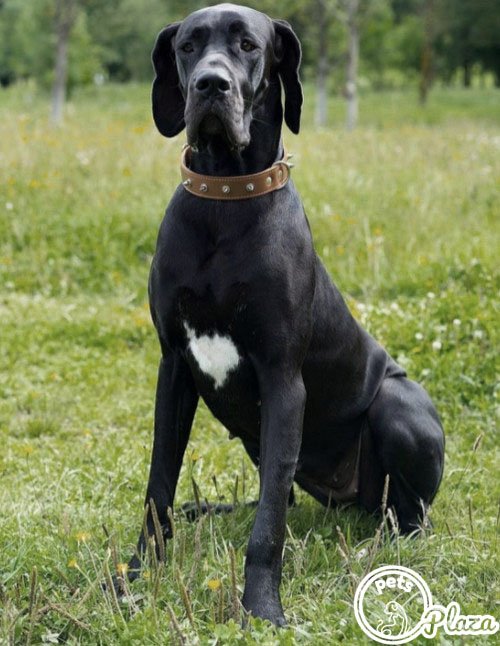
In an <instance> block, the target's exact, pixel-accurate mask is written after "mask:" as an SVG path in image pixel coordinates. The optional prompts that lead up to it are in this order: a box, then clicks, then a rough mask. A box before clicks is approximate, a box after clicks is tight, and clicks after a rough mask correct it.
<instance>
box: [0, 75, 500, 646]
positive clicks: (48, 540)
mask: <svg viewBox="0 0 500 646" xmlns="http://www.w3.org/2000/svg"><path fill="white" fill-rule="evenodd" d="M148 94H149V89H148V88H146V87H138V86H121V87H106V88H102V89H101V90H99V91H97V90H95V89H92V90H87V91H81V92H80V93H79V94H76V95H75V96H74V97H73V100H72V102H71V103H70V105H69V106H68V116H67V120H66V123H65V125H64V126H63V127H62V128H61V129H60V130H57V131H55V130H51V129H50V128H49V127H48V125H47V115H48V106H47V104H46V101H45V100H44V98H43V97H39V96H37V95H36V94H33V92H32V90H30V88H29V87H21V88H14V89H12V90H9V91H1V92H0V141H1V152H0V178H1V180H0V322H1V327H0V446H1V450H0V478H1V479H0V510H1V512H0V643H1V644H3V643H5V644H40V643H63V642H64V643H67V644H103V645H106V646H107V645H111V644H137V645H138V646H142V645H146V644H166V643H185V644H197V643H200V644H254V643H261V644H294V643H304V644H306V643H307V644H321V645H322V644H337V643H345V644H359V643H369V640H368V638H366V637H364V635H363V634H362V632H361V630H360V629H359V628H358V626H357V624H356V621H355V619H354V615H353V610H352V603H353V593H354V590H355V588H356V585H357V583H358V581H359V580H360V579H361V577H362V576H363V575H364V574H365V573H367V572H368V571H369V570H370V569H373V568H375V567H376V566H379V565H383V564H398V563H399V564H401V565H405V566H407V567H410V568H412V569H414V570H416V571H417V572H419V573H420V574H421V575H422V576H423V578H424V579H425V580H426V581H427V583H428V584H429V586H430V588H431V590H432V593H433V595H434V599H435V601H437V602H439V603H441V604H443V605H447V604H448V603H449V602H450V601H457V602H458V603H460V605H461V607H462V612H463V613H467V614H483V613H491V614H493V615H495V614H496V616H497V618H498V615H499V614H500V612H499V609H498V581H499V579H498V572H499V562H498V528H499V487H498V485H499V477H498V474H499V471H500V461H499V453H500V451H499V442H498V435H497V434H496V432H497V431H496V430H495V426H496V420H497V417H498V410H499V409H498V399H497V395H498V390H495V368H496V366H495V359H496V353H497V350H498V336H497V332H498V300H497V297H498V287H499V284H498V272H497V268H498V254H499V249H500V244H499V224H498V223H499V215H500V92H499V91H494V90H483V91H480V90H474V91H470V92H466V91H462V90H436V91H435V92H434V93H433V94H431V96H430V103H429V105H428V107H427V108H425V110H422V109H421V108H419V107H418V106H417V104H416V97H415V96H414V95H413V94H412V93H392V94H378V95H376V94H372V95H369V96H367V97H363V98H362V101H361V106H360V107H361V124H360V127H359V128H358V130H356V131H355V132H354V133H353V134H347V133H346V132H344V130H343V128H342V124H343V106H342V103H341V101H340V100H335V101H332V106H331V120H332V124H333V126H332V128H331V129H327V130H323V131H317V130H315V129H314V127H313V126H312V116H311V115H312V107H313V106H312V100H313V99H312V94H311V93H309V95H308V96H307V97H306V100H307V107H306V112H305V117H304V127H303V131H302V133H301V135H300V136H299V137H294V136H292V135H291V134H290V133H285V141H286V145H287V148H288V149H289V150H290V151H293V152H295V153H296V168H295V169H294V178H295V181H296V184H297V186H298V188H299V190H300V192H301V195H302V197H303V200H304V203H305V206H306V210H307V213H308V216H309V219H310V222H311V226H312V230H313V234H314V238H315V244H316V249H317V250H318V253H319V254H320V256H321V257H322V259H323V261H324V262H325V264H326V266H327V267H328V270H329V271H330V273H331V275H332V277H333V278H334V280H335V281H336V283H337V284H338V286H339V287H340V289H341V290H342V291H343V292H344V294H345V295H346V298H347V300H348V302H349V305H350V307H351V308H352V311H353V313H354V314H355V315H356V316H357V317H358V318H359V319H360V320H361V321H362V322H363V323H364V324H365V325H366V327H367V328H368V330H369V331H370V332H371V333H372V334H374V335H375V336H376V337H377V338H378V339H379V340H380V341H381V342H383V343H384V344H385V345H386V347H387V348H388V349H389V351H390V352H391V354H392V355H393V356H394V357H395V358H396V359H397V360H398V361H399V362H400V363H401V364H402V365H403V366H404V367H405V368H406V369H407V370H408V373H409V375H410V376H411V377H413V378H415V379H417V380H419V381H421V382H422V383H423V384H424V385H425V387H426V388H427V389H428V390H429V392H430V393H431V395H432V396H433V398H434V399H435V401H436V403H437V406H438V409H439V411H440V414H441V417H442V420H443V424H444V427H445V431H446V434H447V449H446V469H445V476H444V479H443V483H442V486H441V489H440V492H439V494H438V496H437V498H436V500H435V504H434V505H433V509H432V520H433V522H434V529H435V531H434V533H433V534H432V535H430V536H428V537H426V538H425V539H420V540H411V539H403V538H400V539H396V540H393V541H391V540H390V539H389V537H388V532H387V531H386V528H385V527H383V531H382V532H381V533H380V532H378V531H377V530H378V528H379V520H377V519H374V518H371V517H369V516H367V515H366V514H365V513H364V512H362V511H360V510H359V509H357V508H354V507H349V508H346V509H335V510H329V511H327V510H325V509H323V508H321V507H320V506H319V505H318V504H316V503H315V502H314V501H313V500H312V499H310V498H309V497H308V496H307V495H306V494H299V496H298V501H299V504H298V506H297V507H296V508H294V509H292V510H291V511H290V513H289V526H288V535H287V542H286V547H285V554H284V575H283V585H282V599H283V603H284V607H285V614H286V616H287V618H288V620H289V623H290V627H289V628H288V629H286V630H282V631H276V630H275V629H273V628H272V627H271V626H269V625H267V624H266V623H264V622H261V621H255V622H253V623H252V626H251V628H249V629H247V630H243V629H242V628H241V627H240V622H239V609H238V605H237V598H238V596H239V595H241V591H242V586H243V561H244V553H245V548H246V543H247V540H248V536H249V532H250V528H251V524H252V520H253V515H254V511H252V510H250V509H248V508H245V507H244V506H243V505H241V506H240V507H239V508H238V510H237V511H236V512H235V513H234V514H232V515H229V516H225V517H206V518H203V519H202V520H200V521H199V522H198V523H196V524H189V523H188V522H187V521H186V520H185V519H184V518H183V517H182V515H181V513H180V512H179V511H178V509H176V510H174V515H175V529H176V532H175V538H174V540H173V541H170V542H169V544H168V546H167V553H168V559H167V563H166V565H165V567H162V566H161V565H160V566H159V565H158V564H157V563H155V562H154V561H150V562H148V563H146V564H145V567H144V571H143V576H142V578H141V579H140V580H139V581H137V582H136V583H134V584H133V586H132V587H131V589H130V594H129V596H128V598H127V600H126V603H125V602H124V603H119V604H116V603H115V601H114V599H113V598H112V597H110V596H109V595H106V594H105V593H104V592H103V591H102V589H101V582H102V581H103V580H105V578H106V577H108V576H109V574H110V572H111V573H113V572H114V571H115V570H116V568H118V569H120V568H121V567H122V565H121V564H122V563H124V562H126V561H127V560H128V558H129V556H130V555H131V551H132V549H133V546H134V543H135V541H136V539H137V535H138V531H139V528H140V525H141V522H142V517H141V508H142V502H143V496H144V492H145V485H146V478H147V471H148V465H149V456H150V448H151V440H152V432H151V429H152V415H153V402H154V388H155V380H156V370H157V363H158V358H159V346H158V343H157V340H156V336H155V333H154V330H153V327H152V324H151V322H150V318H149V312H148V307H147V300H146V285H147V275H148V269H149V264H150V261H151V256H152V253H153V250H154V245H155V238H156V233H157V229H158V226H159V223H160V220H161V218H162V215H163V210H164V207H165V205H166V203H167V201H168V199H169V196H170V194H171V192H172V190H173V188H174V187H175V186H176V185H177V183H178V181H179V172H178V162H179V155H180V150H181V146H182V143H183V141H184V140H183V137H182V135H181V136H179V137H178V138H177V139H175V140H165V139H163V138H162V137H161V136H160V135H159V134H158V133H157V132H156V130H155V129H154V127H153V125H152V119H151V117H150V109H149V97H148ZM193 478H194V479H195V481H196V482H197V484H198V486H199V488H200V491H201V495H202V496H203V497H206V498H207V499H208V500H212V501H213V500H217V499H218V498H223V499H224V500H226V501H232V500H237V501H239V502H241V503H243V502H245V501H249V500H251V499H253V498H255V496H256V493H257V490H258V477H257V474H256V473H255V471H254V469H253V468H252V466H251V464H250V462H249V460H248V459H247V458H246V457H245V455H244V452H243V449H242V448H241V446H240V445H239V444H238V442H237V441H233V442H229V441H228V439H227V433H226V431H225V430H224V429H223V428H222V427H221V425H220V424H219V423H218V422H217V421H215V420H214V419H213V418H212V417H211V416H210V414H209V413H208V412H207V410H206V409H205V407H204V406H200V408H199V410H198V413H197V417H196V422H195V426H194V429H193V433H192V441H191V443H190V446H189V447H188V451H187V456H186V459H185V463H184V467H183V471H182V474H181V481H180V484H179V488H178V495H177V504H178V505H180V504H181V503H182V502H184V501H187V500H192V499H193V492H192V479H193ZM337 527H338V528H339V530H337ZM339 532H340V534H341V535H342V537H343V538H339ZM344 541H345V543H344ZM339 545H340V546H341V547H339ZM494 641H495V638H487V637H476V638H471V637H469V638H460V637H455V638H452V637H448V636H446V635H445V634H444V633H440V634H439V637H438V638H436V640H435V641H434V642H433V643H438V644H452V643H453V644H460V643H467V644H469V643H474V644H490V643H491V644H493V643H494ZM414 643H417V644H424V643H425V644H428V643H429V641H428V640H426V639H424V638H419V639H417V640H416V642H414Z"/></svg>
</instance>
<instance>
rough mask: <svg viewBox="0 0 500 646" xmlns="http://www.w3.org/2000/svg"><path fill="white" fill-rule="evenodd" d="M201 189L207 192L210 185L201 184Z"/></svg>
mask: <svg viewBox="0 0 500 646" xmlns="http://www.w3.org/2000/svg"><path fill="white" fill-rule="evenodd" d="M200 191H201V192H202V193H206V192H207V191H208V186H207V185H206V184H200Z"/></svg>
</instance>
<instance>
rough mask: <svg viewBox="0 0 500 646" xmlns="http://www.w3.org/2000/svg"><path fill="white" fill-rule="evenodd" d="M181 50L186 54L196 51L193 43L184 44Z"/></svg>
mask: <svg viewBox="0 0 500 646" xmlns="http://www.w3.org/2000/svg"><path fill="white" fill-rule="evenodd" d="M181 49H182V51H183V52H186V54H190V53H191V52H193V51H194V47H193V45H192V44H191V43H184V45H181Z"/></svg>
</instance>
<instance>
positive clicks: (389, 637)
mask: <svg viewBox="0 0 500 646" xmlns="http://www.w3.org/2000/svg"><path fill="white" fill-rule="evenodd" d="M431 605H432V595H431V592H430V590H429V587H428V586H427V584H426V582H425V581H424V580H423V579H422V577H421V576H420V575H419V574H417V573H416V572H413V570H410V569H408V568H405V567H402V566H400V565H392V566H383V567H380V568H378V569H376V570H374V571H373V572H370V574H368V576H366V577H365V578H364V579H363V580H362V581H361V583H360V585H359V586H358V589H357V590H356V595H355V597H354V613H355V615H356V619H357V621H358V623H359V625H360V626H361V629H362V630H363V631H364V632H365V633H366V634H367V635H368V637H371V638H372V639H374V640H375V641H378V642H380V643H381V644H405V643H407V642H409V641H411V640H412V639H415V637H417V636H418V635H419V634H420V632H421V628H422V618H423V616H424V615H425V614H426V613H427V611H428V610H429V608H430V607H431Z"/></svg>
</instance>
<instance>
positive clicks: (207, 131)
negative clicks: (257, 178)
mask: <svg viewBox="0 0 500 646" xmlns="http://www.w3.org/2000/svg"><path fill="white" fill-rule="evenodd" d="M242 112H243V111H242V110H237V109H235V107H234V106H228V105H226V102H219V101H214V102H213V103H211V104H210V105H205V106H196V107H195V108H194V109H191V110H186V116H185V121H186V134H187V140H188V143H189V145H190V146H192V147H194V148H202V147H204V146H206V145H207V144H208V143H209V142H210V141H211V140H214V139H222V140H223V141H225V143H226V144H227V146H228V147H229V148H230V149H231V150H234V151H237V152H240V151H242V150H243V149H244V148H246V147H247V146H248V144H249V143H250V135H249V132H248V128H246V127H245V125H244V119H243V114H242Z"/></svg>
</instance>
